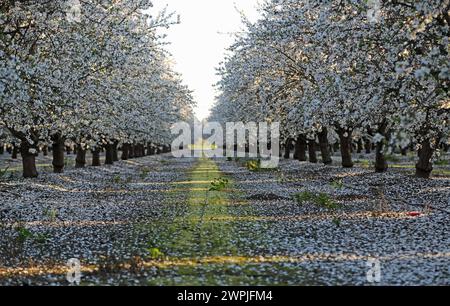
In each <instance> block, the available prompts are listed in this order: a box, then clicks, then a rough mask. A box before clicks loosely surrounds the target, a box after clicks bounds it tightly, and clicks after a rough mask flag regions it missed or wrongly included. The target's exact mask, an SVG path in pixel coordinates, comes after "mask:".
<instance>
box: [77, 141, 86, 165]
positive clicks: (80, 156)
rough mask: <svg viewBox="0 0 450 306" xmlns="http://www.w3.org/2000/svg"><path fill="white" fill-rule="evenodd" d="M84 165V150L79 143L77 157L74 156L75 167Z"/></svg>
mask: <svg viewBox="0 0 450 306" xmlns="http://www.w3.org/2000/svg"><path fill="white" fill-rule="evenodd" d="M85 166H86V150H84V149H83V147H82V146H81V145H77V157H76V158H75V168H84V167H85Z"/></svg>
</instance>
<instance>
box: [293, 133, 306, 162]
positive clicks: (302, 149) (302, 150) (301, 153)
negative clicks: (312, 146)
mask: <svg viewBox="0 0 450 306" xmlns="http://www.w3.org/2000/svg"><path fill="white" fill-rule="evenodd" d="M306 147H307V142H306V137H305V135H303V134H302V135H299V136H298V137H297V142H296V143H295V151H296V155H297V159H298V160H299V161H306Z"/></svg>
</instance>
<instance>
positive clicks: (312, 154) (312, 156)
mask: <svg viewBox="0 0 450 306" xmlns="http://www.w3.org/2000/svg"><path fill="white" fill-rule="evenodd" d="M308 157H309V162H310V163H313V164H317V155H316V140H315V139H314V140H313V139H308Z"/></svg>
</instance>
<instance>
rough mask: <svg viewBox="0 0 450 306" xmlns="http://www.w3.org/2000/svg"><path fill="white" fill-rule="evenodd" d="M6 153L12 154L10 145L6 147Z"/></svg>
mask: <svg viewBox="0 0 450 306" xmlns="http://www.w3.org/2000/svg"><path fill="white" fill-rule="evenodd" d="M6 152H8V154H12V147H11V145H9V146H6Z"/></svg>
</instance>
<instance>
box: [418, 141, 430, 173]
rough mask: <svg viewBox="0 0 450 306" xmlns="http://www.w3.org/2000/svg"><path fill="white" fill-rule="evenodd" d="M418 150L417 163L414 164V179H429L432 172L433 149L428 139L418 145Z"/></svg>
mask: <svg viewBox="0 0 450 306" xmlns="http://www.w3.org/2000/svg"><path fill="white" fill-rule="evenodd" d="M420 145H421V147H420V149H419V152H418V155H419V161H418V162H417V164H416V177H420V178H430V175H431V171H433V163H432V162H431V158H432V157H433V151H434V149H433V148H432V147H431V143H430V140H429V139H426V140H424V141H422V142H421V143H420Z"/></svg>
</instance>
